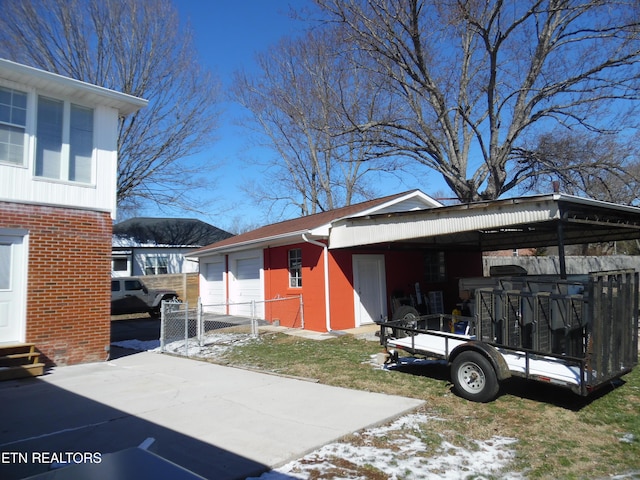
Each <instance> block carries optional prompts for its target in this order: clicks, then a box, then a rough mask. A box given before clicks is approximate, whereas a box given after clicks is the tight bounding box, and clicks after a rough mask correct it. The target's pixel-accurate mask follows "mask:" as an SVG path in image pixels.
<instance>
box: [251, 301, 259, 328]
mask: <svg viewBox="0 0 640 480" xmlns="http://www.w3.org/2000/svg"><path fill="white" fill-rule="evenodd" d="M256 324H257V320H256V301H255V300H251V336H253V337H255V336H257V335H258V326H257V325H256Z"/></svg>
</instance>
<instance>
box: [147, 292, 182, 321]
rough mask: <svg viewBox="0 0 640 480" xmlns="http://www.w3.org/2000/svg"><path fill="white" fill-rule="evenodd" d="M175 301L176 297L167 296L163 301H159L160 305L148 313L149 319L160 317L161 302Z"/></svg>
mask: <svg viewBox="0 0 640 480" xmlns="http://www.w3.org/2000/svg"><path fill="white" fill-rule="evenodd" d="M177 299H178V297H177V296H175V295H168V296H166V297H163V299H162V300H161V301H160V304H159V305H158V306H157V307H155V308H152V309H151V310H150V311H149V315H151V317H153V318H156V317H159V316H160V315H162V301H165V302H173V301H175V300H177Z"/></svg>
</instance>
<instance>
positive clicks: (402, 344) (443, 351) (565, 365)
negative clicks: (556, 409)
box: [387, 332, 582, 386]
mask: <svg viewBox="0 0 640 480" xmlns="http://www.w3.org/2000/svg"><path fill="white" fill-rule="evenodd" d="M471 340H475V337H473V336H470V335H459V334H455V333H443V332H433V333H418V334H416V335H413V336H410V337H405V338H397V339H389V340H387V346H388V347H390V348H399V349H401V350H406V351H409V352H412V353H417V354H420V355H423V356H434V357H437V358H444V359H448V358H449V354H450V353H451V352H452V351H453V350H454V349H455V348H456V347H459V346H460V345H463V344H465V343H467V342H469V341H471ZM497 350H498V351H499V352H500V353H501V354H502V357H503V358H504V360H505V362H506V363H507V366H508V367H509V371H510V372H511V373H512V374H514V375H516V376H521V377H525V378H528V377H542V378H548V379H549V382H550V383H556V384H560V385H563V386H580V384H581V382H580V377H581V375H580V371H581V370H582V368H581V366H580V364H579V363H577V362H575V361H571V360H563V359H559V358H556V357H549V356H538V355H532V354H529V353H527V352H524V351H509V350H506V349H501V348H498V349H497ZM527 357H528V360H527ZM527 362H528V368H527Z"/></svg>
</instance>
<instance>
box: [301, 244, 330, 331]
mask: <svg viewBox="0 0 640 480" xmlns="http://www.w3.org/2000/svg"><path fill="white" fill-rule="evenodd" d="M302 239H303V240H304V241H305V242H307V243H310V244H311V245H316V246H318V247H322V253H323V265H324V311H325V315H324V318H325V322H326V328H327V332H330V331H331V310H330V308H329V307H330V305H331V304H330V303H329V247H328V246H327V244H325V243H322V242H317V241H315V240H311V239H309V238H307V235H306V234H305V233H303V234H302Z"/></svg>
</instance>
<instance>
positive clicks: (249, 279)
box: [229, 257, 264, 318]
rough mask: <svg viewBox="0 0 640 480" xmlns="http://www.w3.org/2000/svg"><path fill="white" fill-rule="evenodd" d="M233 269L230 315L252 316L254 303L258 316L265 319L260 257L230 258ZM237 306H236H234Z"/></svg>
mask: <svg viewBox="0 0 640 480" xmlns="http://www.w3.org/2000/svg"><path fill="white" fill-rule="evenodd" d="M229 261H230V267H231V269H232V284H231V285H230V287H231V288H230V291H229V301H230V302H231V303H232V304H231V305H229V313H230V314H231V315H239V316H243V317H250V316H251V308H252V307H251V305H252V303H251V302H252V301H254V302H259V303H256V304H255V307H256V316H257V317H258V318H263V317H264V313H263V312H264V304H263V303H262V279H261V276H260V270H261V269H262V262H261V259H260V257H249V258H230V259H229ZM234 304H235V305H234Z"/></svg>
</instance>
